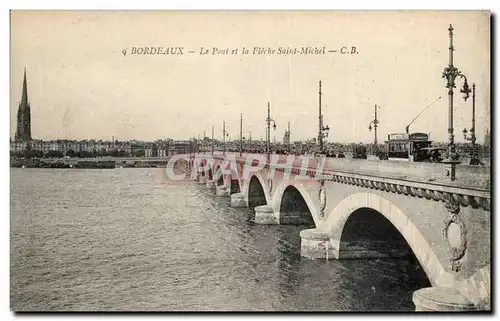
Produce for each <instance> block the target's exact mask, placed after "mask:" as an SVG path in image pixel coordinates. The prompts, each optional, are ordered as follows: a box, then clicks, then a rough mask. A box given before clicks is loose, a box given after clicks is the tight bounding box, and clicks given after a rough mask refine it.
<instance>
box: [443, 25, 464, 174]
mask: <svg viewBox="0 0 500 321" xmlns="http://www.w3.org/2000/svg"><path fill="white" fill-rule="evenodd" d="M448 35H449V38H450V42H449V43H450V46H449V47H448V49H449V63H448V66H446V67H445V68H444V71H443V75H442V78H445V79H446V88H448V135H449V138H448V139H449V144H448V155H447V157H446V159H444V160H443V161H442V163H444V164H448V165H449V167H450V168H449V169H448V173H447V174H448V176H449V177H450V180H451V181H454V180H455V171H456V165H457V164H460V163H461V161H460V159H459V158H460V156H459V155H458V154H457V152H456V146H455V136H454V135H453V88H455V79H456V78H457V77H461V78H464V80H465V81H464V85H463V88H462V89H461V90H460V92H461V93H463V94H464V96H463V98H464V100H465V101H467V98H469V93H470V88H469V85H468V84H467V77H465V75H464V74H462V72H461V71H460V70H458V68H457V67H455V66H454V65H453V51H455V48H454V47H453V26H452V25H450V27H449V28H448Z"/></svg>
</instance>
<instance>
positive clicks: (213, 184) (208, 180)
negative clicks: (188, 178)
mask: <svg viewBox="0 0 500 321" xmlns="http://www.w3.org/2000/svg"><path fill="white" fill-rule="evenodd" d="M206 184H207V187H209V188H214V187H215V182H214V181H213V180H210V179H207V182H206Z"/></svg>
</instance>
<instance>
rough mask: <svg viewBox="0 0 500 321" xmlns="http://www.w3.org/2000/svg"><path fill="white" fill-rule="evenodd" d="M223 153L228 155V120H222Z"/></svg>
mask: <svg viewBox="0 0 500 321" xmlns="http://www.w3.org/2000/svg"><path fill="white" fill-rule="evenodd" d="M222 154H223V155H226V121H225V120H223V121H222Z"/></svg>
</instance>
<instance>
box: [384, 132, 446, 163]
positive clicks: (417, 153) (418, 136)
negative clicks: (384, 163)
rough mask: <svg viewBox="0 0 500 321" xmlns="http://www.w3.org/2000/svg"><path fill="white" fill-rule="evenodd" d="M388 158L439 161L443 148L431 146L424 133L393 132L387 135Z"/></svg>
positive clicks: (427, 136)
mask: <svg viewBox="0 0 500 321" xmlns="http://www.w3.org/2000/svg"><path fill="white" fill-rule="evenodd" d="M385 143H386V145H387V153H388V159H389V160H395V161H409V162H440V161H442V159H443V154H444V153H443V152H444V151H445V149H444V148H437V147H433V146H432V141H430V140H429V135H428V134H425V133H411V134H408V133H394V134H389V135H387V141H386V142H385Z"/></svg>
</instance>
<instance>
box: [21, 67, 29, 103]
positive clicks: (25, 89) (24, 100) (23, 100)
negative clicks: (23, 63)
mask: <svg viewBox="0 0 500 321" xmlns="http://www.w3.org/2000/svg"><path fill="white" fill-rule="evenodd" d="M21 105H23V106H27V105H28V85H27V84H26V67H24V80H23V95H22V97H21Z"/></svg>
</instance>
